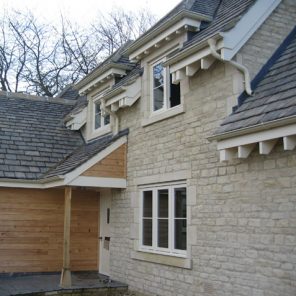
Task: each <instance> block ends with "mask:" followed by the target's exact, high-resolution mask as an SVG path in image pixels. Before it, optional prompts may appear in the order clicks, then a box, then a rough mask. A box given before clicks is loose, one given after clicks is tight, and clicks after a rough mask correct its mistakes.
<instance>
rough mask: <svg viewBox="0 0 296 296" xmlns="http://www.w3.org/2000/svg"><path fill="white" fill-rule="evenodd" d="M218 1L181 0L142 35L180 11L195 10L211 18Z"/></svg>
mask: <svg viewBox="0 0 296 296" xmlns="http://www.w3.org/2000/svg"><path fill="white" fill-rule="evenodd" d="M219 2H220V0H207V1H205V0H183V1H181V2H180V3H179V4H178V5H177V6H176V7H175V8H174V9H172V10H171V11H170V12H169V13H168V14H166V15H165V16H164V17H163V18H161V19H160V20H159V21H158V22H157V23H156V24H155V25H154V26H153V27H152V28H151V29H149V30H148V31H147V32H145V33H144V34H143V35H145V34H146V33H149V32H150V31H151V30H155V29H157V28H158V27H160V26H161V25H162V24H164V23H165V22H166V21H168V20H169V19H170V18H172V17H173V16H175V15H176V14H178V13H179V12H181V11H188V12H195V13H199V14H202V15H204V16H206V17H210V18H212V17H213V16H214V14H215V11H216V9H217V7H218V5H219Z"/></svg>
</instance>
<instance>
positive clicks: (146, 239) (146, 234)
mask: <svg viewBox="0 0 296 296" xmlns="http://www.w3.org/2000/svg"><path fill="white" fill-rule="evenodd" d="M142 243H143V245H144V246H152V219H143V242H142Z"/></svg>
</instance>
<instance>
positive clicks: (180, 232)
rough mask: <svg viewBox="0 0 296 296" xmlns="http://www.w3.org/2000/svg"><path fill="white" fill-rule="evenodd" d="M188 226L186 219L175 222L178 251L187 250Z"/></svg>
mask: <svg viewBox="0 0 296 296" xmlns="http://www.w3.org/2000/svg"><path fill="white" fill-rule="evenodd" d="M186 226H187V225H186V220H185V219H178V220H175V249H177V250H186V244H187V240H186V237H187V230H186Z"/></svg>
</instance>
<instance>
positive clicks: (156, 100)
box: [151, 60, 181, 113]
mask: <svg viewBox="0 0 296 296" xmlns="http://www.w3.org/2000/svg"><path fill="white" fill-rule="evenodd" d="M163 62H164V60H161V61H157V62H156V63H154V64H152V65H151V81H152V83H151V98H152V100H151V110H152V113H159V112H162V111H165V110H168V109H170V108H173V107H176V106H179V105H181V93H180V84H173V83H172V75H171V74H170V72H169V68H168V67H164V66H163Z"/></svg>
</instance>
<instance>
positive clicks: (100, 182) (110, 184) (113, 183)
mask: <svg viewBox="0 0 296 296" xmlns="http://www.w3.org/2000/svg"><path fill="white" fill-rule="evenodd" d="M68 185H69V186H81V187H96V188H97V187H104V188H126V186H127V181H126V179H122V178H101V177H86V176H79V177H77V178H75V179H74V180H73V181H71V182H70V183H69V184H68Z"/></svg>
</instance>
